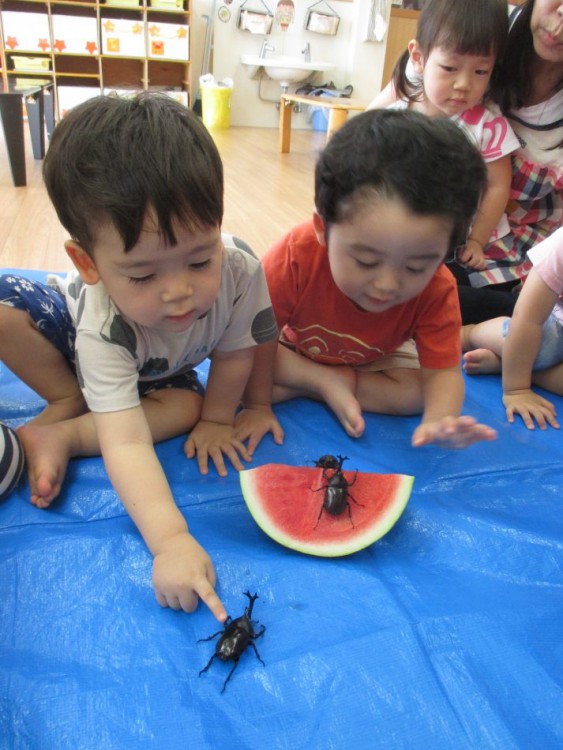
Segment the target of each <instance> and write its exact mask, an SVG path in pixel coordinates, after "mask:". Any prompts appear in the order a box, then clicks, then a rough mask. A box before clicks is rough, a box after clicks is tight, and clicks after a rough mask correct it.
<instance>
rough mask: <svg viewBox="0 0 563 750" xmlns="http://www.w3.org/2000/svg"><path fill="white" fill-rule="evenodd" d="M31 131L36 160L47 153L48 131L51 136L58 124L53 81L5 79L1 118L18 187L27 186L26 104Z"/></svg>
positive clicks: (0, 111)
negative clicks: (24, 125)
mask: <svg viewBox="0 0 563 750" xmlns="http://www.w3.org/2000/svg"><path fill="white" fill-rule="evenodd" d="M22 101H23V102H24V103H25V107H26V110H27V120H28V124H29V131H30V133H31V144H32V148H33V156H34V158H35V159H42V158H43V157H44V156H45V130H47V135H48V136H49V137H50V135H51V133H52V132H53V129H54V127H55V108H54V103H53V81H52V80H51V79H44V78H19V77H17V78H12V77H10V78H9V79H8V82H7V83H6V82H4V81H3V82H2V86H1V88H0V119H1V120H2V127H3V129H4V136H5V138H6V151H7V152H8V159H9V161H10V169H11V170H12V179H13V182H14V185H15V186H16V187H20V186H22V185H25V184H26V182H27V180H26V174H25V143H24V130H23V107H22Z"/></svg>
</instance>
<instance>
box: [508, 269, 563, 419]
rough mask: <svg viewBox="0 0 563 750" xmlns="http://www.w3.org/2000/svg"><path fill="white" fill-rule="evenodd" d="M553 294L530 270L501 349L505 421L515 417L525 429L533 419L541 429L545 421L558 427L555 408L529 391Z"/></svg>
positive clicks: (555, 299)
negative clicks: (519, 417) (522, 421)
mask: <svg viewBox="0 0 563 750" xmlns="http://www.w3.org/2000/svg"><path fill="white" fill-rule="evenodd" d="M556 301H557V294H556V293H555V292H553V291H552V290H551V289H550V288H549V287H548V285H547V284H546V283H545V282H544V281H543V279H542V278H541V277H540V275H539V274H538V272H537V271H536V269H535V268H532V270H531V271H530V273H529V275H528V278H527V279H526V283H525V284H524V286H523V288H522V291H521V292H520V296H519V298H518V302H517V303H516V307H515V308H514V316H513V318H512V320H511V322H510V328H509V329H508V334H507V336H506V340H505V342H504V346H503V349H502V390H503V397H502V400H503V403H504V406H505V407H506V416H507V418H508V421H509V422H514V415H515V414H519V415H520V416H521V417H522V419H523V420H524V424H525V425H526V427H527V428H528V429H529V430H533V429H534V420H536V421H537V423H538V426H539V427H540V428H541V429H545V428H546V426H547V425H546V422H548V423H549V424H550V425H551V426H552V427H556V428H557V427H559V424H558V422H557V419H556V415H555V406H554V405H553V404H552V403H551V401H548V400H547V399H545V398H542V396H540V395H539V394H538V393H534V392H533V391H532V389H531V385H532V367H533V364H534V360H535V358H536V356H537V353H538V351H539V348H540V342H541V336H542V328H543V324H544V323H545V321H546V320H547V318H548V317H549V314H550V313H551V311H552V310H553V306H554V305H555V302H556Z"/></svg>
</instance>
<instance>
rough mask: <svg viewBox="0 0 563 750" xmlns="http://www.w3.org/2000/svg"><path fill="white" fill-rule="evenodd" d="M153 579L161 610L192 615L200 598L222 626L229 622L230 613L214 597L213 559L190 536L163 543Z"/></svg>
mask: <svg viewBox="0 0 563 750" xmlns="http://www.w3.org/2000/svg"><path fill="white" fill-rule="evenodd" d="M152 578H153V585H154V590H155V594H156V598H157V600H158V603H159V604H160V606H161V607H171V608H172V609H176V610H180V609H183V610H184V612H193V611H194V610H195V608H196V607H197V603H198V598H199V599H201V600H202V601H203V602H204V604H206V605H207V606H208V607H209V609H210V610H211V612H212V613H213V614H214V615H215V617H216V618H217V619H218V620H219V622H224V621H225V620H226V619H227V611H226V609H225V607H224V606H223V604H222V602H221V600H220V599H219V597H218V596H217V594H216V593H215V570H214V569H213V563H212V562H211V558H210V557H209V555H208V554H207V552H206V551H205V550H204V549H203V547H202V546H201V545H200V544H199V543H198V542H197V541H196V540H195V539H194V537H193V536H192V535H191V534H188V533H186V532H182V533H180V534H176V536H173V537H170V538H169V539H167V540H166V541H165V542H163V544H162V547H161V549H159V550H158V552H157V553H156V554H155V556H154V561H153V574H152Z"/></svg>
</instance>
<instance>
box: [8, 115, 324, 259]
mask: <svg viewBox="0 0 563 750" xmlns="http://www.w3.org/2000/svg"><path fill="white" fill-rule="evenodd" d="M213 136H214V138H215V141H216V143H217V146H218V148H219V151H220V153H221V157H222V159H223V163H224V165H225V218H224V221H223V228H224V229H225V230H226V231H228V232H231V233H233V234H236V235H238V236H239V237H240V238H241V239H243V240H245V241H246V242H247V243H248V244H249V245H250V246H251V247H252V248H253V250H254V251H255V252H256V254H257V255H259V256H262V255H263V254H264V253H265V251H266V250H267V249H268V248H269V247H270V245H271V244H272V243H273V242H274V241H275V240H277V239H278V238H279V237H281V236H282V235H283V234H284V233H285V232H286V231H287V230H288V229H290V228H291V227H292V226H293V225H294V224H297V223H298V222H300V221H303V220H305V219H307V218H309V217H310V216H311V213H312V211H313V172H314V165H315V160H316V157H317V154H318V151H319V150H320V149H321V148H322V147H323V145H324V141H325V136H324V134H323V133H317V132H314V131H310V130H296V131H294V132H293V133H292V140H291V152H290V153H288V154H281V153H279V150H278V148H279V144H278V139H279V136H278V130H277V129H271V128H230V129H229V130H218V131H215V133H214V134H213ZM26 154H27V157H26V158H27V161H26V168H27V186H26V187H19V188H15V187H13V185H12V178H11V173H10V169H9V165H8V159H7V155H6V147H5V142H4V137H3V133H2V131H1V129H0V206H1V213H0V217H1V218H0V263H1V266H2V267H3V268H28V269H38V270H44V271H64V270H67V269H69V268H70V261H69V260H68V258H67V257H66V254H65V252H64V247H63V243H64V241H65V240H66V239H67V238H68V235H67V233H66V232H65V230H64V229H63V228H62V226H61V225H60V223H59V221H58V219H57V216H56V214H55V212H54V210H53V208H52V207H51V204H50V202H49V199H48V197H47V193H46V191H45V187H44V186H43V182H42V178H41V165H42V162H40V161H34V160H33V157H32V155H31V154H32V152H31V142H30V141H29V138H28V142H27V143H26Z"/></svg>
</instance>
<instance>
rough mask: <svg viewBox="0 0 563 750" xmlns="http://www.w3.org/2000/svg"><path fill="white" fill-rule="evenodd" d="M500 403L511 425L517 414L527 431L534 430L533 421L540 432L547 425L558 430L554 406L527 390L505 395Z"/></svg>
mask: <svg viewBox="0 0 563 750" xmlns="http://www.w3.org/2000/svg"><path fill="white" fill-rule="evenodd" d="M502 402H503V404H504V406H505V408H506V417H507V419H508V421H509V422H510V423H511V424H512V423H513V422H514V415H515V414H519V415H520V416H521V417H522V421H523V422H524V424H525V425H526V427H527V428H528V429H529V430H533V429H535V424H534V420H536V422H537V423H538V427H539V428H540V430H545V429H547V425H548V424H549V425H551V426H552V427H554V428H555V429H559V422H558V421H557V415H556V413H555V406H554V405H553V404H552V403H551V401H548V400H547V399H545V398H542V396H540V395H539V394H538V393H534V392H533V391H532V390H531V389H529V388H525V389H522V390H521V391H512V392H511V393H505V394H504V395H503V397H502Z"/></svg>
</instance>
